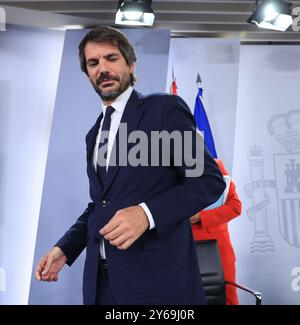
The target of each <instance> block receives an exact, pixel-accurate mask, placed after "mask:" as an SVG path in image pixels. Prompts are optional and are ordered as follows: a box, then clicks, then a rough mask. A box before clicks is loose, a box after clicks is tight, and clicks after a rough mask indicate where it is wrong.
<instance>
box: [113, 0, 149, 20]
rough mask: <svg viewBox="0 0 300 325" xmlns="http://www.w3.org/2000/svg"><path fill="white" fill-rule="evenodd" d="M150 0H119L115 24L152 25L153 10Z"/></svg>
mask: <svg viewBox="0 0 300 325" xmlns="http://www.w3.org/2000/svg"><path fill="white" fill-rule="evenodd" d="M151 5H152V0H130V1H129V0H119V1H118V11H117V13H116V19H115V24H116V25H133V26H152V25H153V23H154V12H153V10H152V8H151Z"/></svg>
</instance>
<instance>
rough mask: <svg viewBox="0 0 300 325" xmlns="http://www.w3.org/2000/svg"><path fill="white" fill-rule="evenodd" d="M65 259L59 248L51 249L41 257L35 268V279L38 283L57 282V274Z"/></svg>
mask: <svg viewBox="0 0 300 325" xmlns="http://www.w3.org/2000/svg"><path fill="white" fill-rule="evenodd" d="M66 261H67V257H66V255H65V254H64V253H63V251H62V250H61V249H60V248H59V247H53V248H52V249H51V251H50V252H49V253H48V254H47V255H45V256H43V257H42V258H41V260H40V261H39V263H38V264H37V266H36V268H35V277H36V279H37V280H39V281H41V280H42V281H48V282H52V281H57V280H58V273H59V271H60V270H61V269H62V268H63V266H64V265H65V264H66Z"/></svg>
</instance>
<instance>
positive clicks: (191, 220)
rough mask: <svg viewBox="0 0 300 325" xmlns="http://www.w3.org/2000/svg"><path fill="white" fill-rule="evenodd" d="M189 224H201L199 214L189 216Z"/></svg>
mask: <svg viewBox="0 0 300 325" xmlns="http://www.w3.org/2000/svg"><path fill="white" fill-rule="evenodd" d="M190 222H191V223H192V224H193V223H197V222H200V223H201V220H200V216H199V213H196V214H194V215H193V216H191V217H190Z"/></svg>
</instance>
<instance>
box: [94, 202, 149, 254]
mask: <svg viewBox="0 0 300 325" xmlns="http://www.w3.org/2000/svg"><path fill="white" fill-rule="evenodd" d="M148 228H149V221H148V218H147V215H146V213H145V211H144V209H143V208H142V207H141V206H139V205H135V206H132V207H128V208H125V209H122V210H119V211H117V212H116V214H115V215H114V216H113V217H112V218H111V220H110V221H109V222H108V223H107V224H106V225H105V226H104V227H103V228H102V229H100V231H99V233H100V234H101V235H102V236H104V238H105V239H107V240H108V241H109V242H110V244H111V245H113V246H117V248H119V249H127V248H128V247H129V246H131V245H132V244H133V243H134V242H135V241H136V240H137V239H138V238H139V237H140V236H141V235H142V234H143V233H144V232H145V231H146V230H147V229H148Z"/></svg>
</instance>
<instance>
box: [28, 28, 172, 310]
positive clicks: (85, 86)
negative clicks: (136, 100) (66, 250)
mask: <svg viewBox="0 0 300 325" xmlns="http://www.w3.org/2000/svg"><path fill="white" fill-rule="evenodd" d="M124 32H125V33H126V34H127V36H128V37H129V39H130V40H131V42H132V43H133V44H134V46H135V49H136V54H137V58H138V61H137V66H136V74H137V77H138V82H137V83H136V86H135V88H136V89H137V90H138V91H140V92H142V93H144V94H147V93H151V92H154V91H155V92H162V91H164V89H165V84H166V77H167V66H168V55H169V42H170V33H169V31H166V30H146V29H145V30H142V29H141V30H135V29H130V30H124ZM86 33H87V30H77V31H74V30H73V31H67V32H66V35H65V44H64V50H63V57H62V64H61V70H60V77H59V85H58V91H57V98H56V104H55V111H54V117H53V128H52V134H51V140H50V146H49V154H48V162H47V169H46V176H45V183H44V190H43V198H42V206H41V211H40V221H39V228H38V237H37V246H36V251H35V263H37V262H38V260H39V259H40V257H41V256H42V255H43V254H44V253H45V252H47V250H49V248H51V245H53V244H54V243H55V242H56V240H57V239H59V238H60V237H61V236H62V235H63V233H64V232H65V230H67V228H68V227H69V226H71V225H72V224H73V223H74V221H75V219H76V218H77V217H78V216H79V215H80V214H81V213H82V211H83V210H84V209H85V207H86V205H87V203H88V202H89V196H88V180H87V176H86V172H85V170H86V161H85V142H84V138H85V135H86V133H87V132H88V130H89V129H90V128H91V126H92V125H93V123H94V122H95V120H96V118H97V117H98V115H99V114H100V112H101V102H100V98H99V97H98V95H97V94H96V93H95V91H94V90H93V88H92V86H91V84H90V82H89V80H88V79H87V77H86V76H85V74H83V73H82V72H81V71H80V66H79V59H78V44H79V43H80V41H81V39H82V38H83V37H84V35H85V34H86ZM154 71H159V73H154ZM84 255H85V254H81V256H80V257H79V258H78V260H77V261H76V262H75V263H74V264H73V265H72V268H71V269H69V268H68V267H65V269H63V270H62V272H61V274H60V280H59V281H58V282H57V283H55V284H53V283H51V284H49V283H39V282H37V281H35V280H34V279H32V283H31V291H30V303H31V304H81V303H82V292H81V288H82V272H83V261H84Z"/></svg>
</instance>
